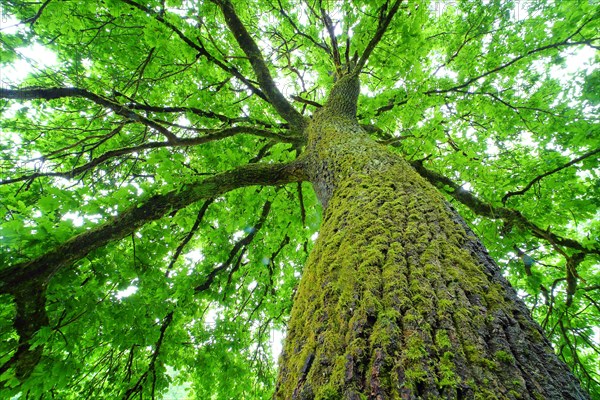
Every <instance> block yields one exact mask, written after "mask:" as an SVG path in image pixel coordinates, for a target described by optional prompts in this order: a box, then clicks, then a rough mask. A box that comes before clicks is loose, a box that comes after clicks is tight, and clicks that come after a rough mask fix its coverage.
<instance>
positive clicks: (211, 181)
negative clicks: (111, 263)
mask: <svg viewBox="0 0 600 400" xmlns="http://www.w3.org/2000/svg"><path fill="white" fill-rule="evenodd" d="M302 180H304V172H303V168H302V164H301V162H298V161H294V162H290V163H282V164H250V165H245V166H242V167H238V168H236V169H233V170H231V171H226V172H223V173H220V174H217V175H214V176H212V177H210V178H207V179H205V180H203V181H201V182H197V183H189V184H184V185H182V186H181V187H180V188H178V189H177V190H172V191H170V192H168V193H165V194H158V195H154V196H152V197H150V198H149V199H147V200H145V201H144V202H142V203H140V204H138V205H135V206H133V207H131V208H129V209H128V210H126V211H124V212H123V213H122V214H120V215H119V216H117V217H115V218H114V219H112V220H110V221H108V222H106V223H104V224H102V225H100V226H98V227H96V228H95V229H91V230H89V231H86V232H83V233H81V234H79V235H77V236H75V237H73V238H71V239H69V240H67V241H66V242H65V243H63V244H61V245H60V246H57V247H56V248H54V249H52V250H50V251H48V252H47V253H45V254H43V255H41V256H39V257H37V258H35V259H33V260H30V261H25V262H22V263H19V264H16V265H12V266H9V267H7V268H4V269H2V271H0V293H12V292H14V290H15V288H18V287H20V286H22V285H29V284H31V283H32V282H47V281H48V280H49V279H50V278H51V277H52V276H53V275H54V274H55V273H56V272H58V271H59V270H60V269H61V268H64V267H67V266H70V265H71V264H73V263H74V262H76V261H77V260H80V259H81V258H83V257H85V256H86V255H87V254H88V253H89V252H91V251H93V250H95V249H98V248H100V247H102V246H104V245H106V244H107V243H110V242H112V241H115V240H119V239H122V238H123V237H125V236H127V235H129V234H131V233H132V232H134V231H136V230H137V229H139V228H141V227H142V226H144V225H145V224H147V223H148V222H151V221H154V220H157V219H159V218H162V217H163V216H164V215H166V214H168V213H171V212H173V211H177V210H180V209H182V208H185V207H187V206H189V205H190V204H193V203H195V202H197V201H200V200H206V199H210V198H214V197H218V196H220V195H222V194H224V193H227V192H229V191H231V190H234V189H238V188H242V187H247V186H254V185H270V186H272V185H283V184H287V183H291V182H299V181H302Z"/></svg>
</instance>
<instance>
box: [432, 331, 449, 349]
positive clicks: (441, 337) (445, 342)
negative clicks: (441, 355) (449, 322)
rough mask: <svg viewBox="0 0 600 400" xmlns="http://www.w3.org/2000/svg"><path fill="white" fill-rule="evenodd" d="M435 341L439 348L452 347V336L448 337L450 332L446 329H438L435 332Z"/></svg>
mask: <svg viewBox="0 0 600 400" xmlns="http://www.w3.org/2000/svg"><path fill="white" fill-rule="evenodd" d="M435 343H436V344H437V347H438V349H439V350H447V349H450V348H451V347H452V343H450V338H449V337H448V332H446V331H445V330H438V331H437V332H436V333H435Z"/></svg>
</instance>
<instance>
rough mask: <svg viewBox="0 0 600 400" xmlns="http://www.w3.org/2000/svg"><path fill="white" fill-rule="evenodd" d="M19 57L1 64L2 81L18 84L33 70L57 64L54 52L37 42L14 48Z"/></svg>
mask: <svg viewBox="0 0 600 400" xmlns="http://www.w3.org/2000/svg"><path fill="white" fill-rule="evenodd" d="M16 51H17V54H19V59H17V60H15V61H14V62H12V63H10V64H7V65H3V66H2V75H1V79H2V82H3V83H8V84H18V83H21V82H23V80H24V79H25V78H27V76H28V75H29V74H30V73H31V72H33V71H34V70H36V69H37V70H42V69H44V68H48V67H56V66H58V61H57V58H56V54H54V52H52V51H50V50H48V49H47V48H45V47H44V46H42V45H41V44H39V43H35V44H33V45H31V46H28V47H19V48H17V49H16Z"/></svg>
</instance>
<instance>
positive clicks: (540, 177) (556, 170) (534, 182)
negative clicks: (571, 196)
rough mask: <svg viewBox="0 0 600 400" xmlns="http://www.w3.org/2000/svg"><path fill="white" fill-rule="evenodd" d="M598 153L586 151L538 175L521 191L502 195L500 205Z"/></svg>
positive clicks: (597, 151)
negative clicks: (546, 178) (550, 176)
mask: <svg viewBox="0 0 600 400" xmlns="http://www.w3.org/2000/svg"><path fill="white" fill-rule="evenodd" d="M598 153H600V149H596V150H592V151H588V152H587V153H585V154H583V155H581V156H579V157H577V158H575V159H573V160H571V161H569V162H568V163H566V164H563V165H561V166H560V167H557V168H554V169H553V170H551V171H548V172H545V173H543V174H541V175H539V176H537V177H535V178H534V179H533V180H532V181H531V182H529V183H528V184H527V185H526V186H525V187H524V188H523V189H521V190H516V191H514V192H508V193H506V194H505V195H504V197H502V204H506V201H507V200H508V198H509V197H512V196H517V195H518V196H520V195H523V194H525V192H527V191H528V190H529V189H531V187H532V186H533V185H535V184H536V183H537V182H539V181H541V180H542V179H543V178H545V177H547V176H549V175H552V174H554V173H556V172H559V171H561V170H563V169H565V168H567V167H570V166H571V165H573V164H576V163H578V162H579V161H582V160H584V159H586V158H588V157H591V156H593V155H595V154H598Z"/></svg>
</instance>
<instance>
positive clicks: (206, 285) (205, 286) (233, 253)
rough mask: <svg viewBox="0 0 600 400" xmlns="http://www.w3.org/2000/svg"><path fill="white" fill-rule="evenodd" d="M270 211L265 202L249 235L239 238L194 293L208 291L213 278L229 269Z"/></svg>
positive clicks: (269, 205) (267, 203)
mask: <svg viewBox="0 0 600 400" xmlns="http://www.w3.org/2000/svg"><path fill="white" fill-rule="evenodd" d="M270 211H271V202H270V201H268V200H267V201H266V202H265V204H264V205H263V208H262V212H261V214H260V218H259V219H258V221H257V222H256V224H254V225H252V227H253V229H252V230H251V231H250V233H248V234H247V235H246V236H244V237H243V238H241V239H240V240H238V241H237V242H235V244H234V245H233V248H232V249H231V251H230V252H229V257H227V260H226V261H225V262H224V263H222V264H221V265H219V266H218V267H216V268H214V269H213V270H212V271H210V273H209V274H208V276H207V277H206V280H205V281H204V282H203V283H202V284H201V285H198V286H196V288H195V289H194V291H195V292H196V293H199V292H202V291H204V290H206V289H208V288H209V287H210V285H211V284H212V283H213V281H214V280H215V278H216V277H217V274H218V273H219V272H220V271H222V270H224V269H226V268H227V267H229V266H230V265H231V263H232V262H233V259H234V258H235V256H236V254H238V252H239V251H240V250H242V249H243V248H245V247H246V246H248V245H249V244H250V243H252V241H253V240H254V237H255V236H256V234H257V233H258V231H259V230H260V229H261V228H262V227H263V225H264V224H265V221H266V220H267V217H268V216H269V212H270ZM242 254H243V251H242ZM240 261H241V257H240V259H238V262H240Z"/></svg>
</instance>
